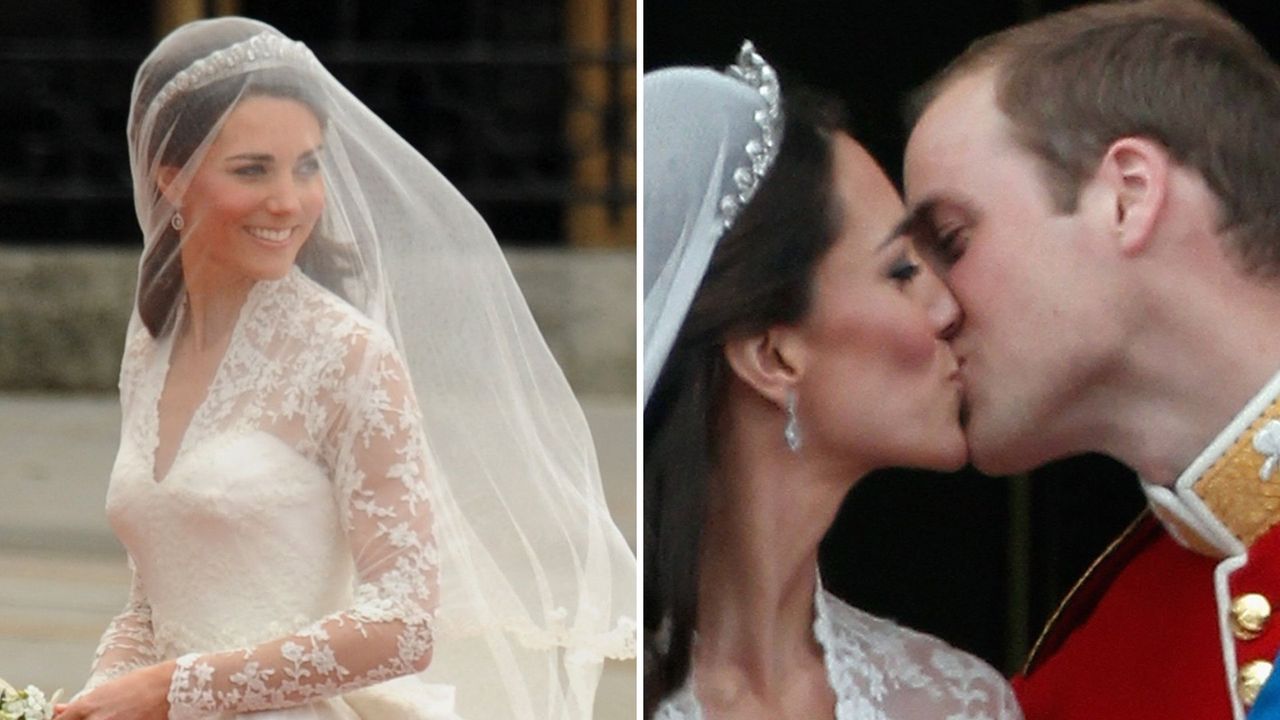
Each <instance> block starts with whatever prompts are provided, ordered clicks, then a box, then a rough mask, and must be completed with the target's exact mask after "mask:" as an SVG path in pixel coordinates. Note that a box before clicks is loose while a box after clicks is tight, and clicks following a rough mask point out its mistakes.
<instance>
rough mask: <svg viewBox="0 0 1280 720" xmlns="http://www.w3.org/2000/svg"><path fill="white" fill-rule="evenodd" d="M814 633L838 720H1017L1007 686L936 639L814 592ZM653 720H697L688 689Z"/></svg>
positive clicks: (689, 685)
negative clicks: (820, 651)
mask: <svg viewBox="0 0 1280 720" xmlns="http://www.w3.org/2000/svg"><path fill="white" fill-rule="evenodd" d="M814 605H815V611H816V612H815V618H814V623H813V634H814V637H815V638H816V639H817V640H818V643H819V644H820V645H821V646H822V650H823V660H824V664H825V665H826V669H827V682H828V683H830V685H831V689H832V690H833V691H835V695H836V715H835V716H836V720H1021V718H1022V712H1021V710H1019V708H1018V703H1017V700H1015V699H1014V696H1013V692H1012V691H1011V690H1010V688H1009V684H1008V683H1007V682H1005V680H1004V678H1003V677H1001V676H1000V674H999V673H997V672H996V671H995V670H993V669H992V668H991V667H990V666H989V665H987V664H986V663H984V662H982V661H981V660H979V659H978V658H976V657H974V656H972V655H969V654H968V653H965V652H961V651H959V650H956V649H955V648H953V647H951V646H950V645H947V644H946V643H945V642H943V641H942V640H939V639H938V638H935V637H932V636H930V635H925V634H923V633H918V632H915V631H914V630H908V629H906V628H904V627H901V626H899V625H895V624H894V623H892V622H890V621H888V620H885V619H883V618H878V617H875V616H874V615H871V614H868V613H865V612H862V611H861V610H858V609H856V608H853V607H850V606H849V605H847V604H846V603H845V602H844V601H842V600H840V599H839V598H837V597H836V596H834V595H831V594H830V593H828V592H826V591H825V590H822V589H821V587H819V589H818V592H817V593H816V596H815V598H814ZM654 717H655V720H703V714H702V708H701V706H700V705H699V704H698V700H697V697H696V696H695V695H694V689H693V683H692V682H689V683H686V684H685V686H684V687H683V688H682V689H680V690H679V691H678V692H676V693H675V694H673V695H672V696H671V697H669V698H667V699H666V700H664V701H663V702H662V704H661V705H660V706H659V707H658V710H657V713H656V714H655V715H654Z"/></svg>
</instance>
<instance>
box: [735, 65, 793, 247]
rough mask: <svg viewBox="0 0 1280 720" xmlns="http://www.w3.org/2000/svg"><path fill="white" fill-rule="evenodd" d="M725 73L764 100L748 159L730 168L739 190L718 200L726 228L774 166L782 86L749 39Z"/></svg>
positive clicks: (756, 114)
mask: <svg viewBox="0 0 1280 720" xmlns="http://www.w3.org/2000/svg"><path fill="white" fill-rule="evenodd" d="M725 74H727V75H728V76H729V77H731V78H734V79H737V80H741V81H742V82H743V83H745V84H746V85H747V86H749V87H751V88H752V89H753V90H755V91H756V92H758V93H760V97H762V98H764V101H765V107H764V108H762V109H760V110H757V111H756V112H755V121H756V124H757V125H759V126H760V136H759V137H755V138H752V139H751V140H749V141H747V147H746V150H747V157H748V158H750V162H749V163H748V164H746V165H743V166H741V167H739V168H738V169H737V170H734V171H733V183H734V185H736V186H737V187H738V192H736V193H729V194H728V195H725V196H724V197H723V198H721V199H720V214H721V216H722V217H723V218H724V227H725V229H728V228H729V226H730V225H732V224H733V219H734V218H735V217H737V216H738V213H739V212H740V211H741V210H742V208H743V207H744V206H745V205H746V204H747V203H748V202H749V201H750V200H751V196H752V195H754V194H755V192H756V188H757V187H759V185H760V181H761V180H762V179H763V178H764V175H765V173H767V172H768V171H769V168H770V166H772V165H773V159H774V158H775V157H777V155H778V145H780V144H781V143H782V106H781V103H780V100H781V97H782V89H781V86H780V85H779V84H778V73H776V72H775V71H774V69H773V68H772V67H771V66H770V65H769V63H767V62H765V60H764V58H763V57H761V56H760V53H758V52H756V46H755V45H754V44H752V42H751V41H750V40H743V41H742V49H741V50H739V51H738V61H737V62H736V63H734V64H733V65H730V66H729V67H728V68H726V69H725Z"/></svg>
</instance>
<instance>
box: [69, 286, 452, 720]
mask: <svg viewBox="0 0 1280 720" xmlns="http://www.w3.org/2000/svg"><path fill="white" fill-rule="evenodd" d="M171 337H172V333H170V335H169V336H165V337H162V338H161V339H158V340H155V339H152V338H151V337H150V336H149V335H148V334H147V333H146V331H145V330H141V329H139V330H138V331H137V332H135V333H133V334H132V336H131V337H130V338H129V341H128V345H127V348H126V356H125V361H124V371H123V372H122V375H121V387H120V391H121V403H122V408H123V431H122V437H121V443H120V450H119V454H118V456H117V458H116V462H115V466H114V468H113V470H112V474H111V483H110V488H109V490H108V494H107V514H108V518H109V520H110V522H111V525H112V527H113V529H114V530H115V532H116V534H117V535H118V536H119V537H120V540H121V541H122V542H123V544H124V546H125V548H126V550H127V551H128V555H129V559H130V567H131V568H132V570H133V584H132V590H131V593H130V597H129V601H128V604H127V605H126V607H125V609H124V611H123V612H122V613H121V614H120V615H119V616H117V617H116V618H115V619H114V620H113V621H112V623H111V624H110V626H109V627H108V628H107V630H106V632H105V633H104V635H103V638H102V642H101V645H100V647H99V650H98V654H97V657H96V660H95V663H94V668H93V674H92V676H91V678H90V682H89V684H88V686H87V687H88V688H92V687H95V686H97V685H99V684H101V683H102V682H105V681H106V680H109V679H111V678H114V677H116V676H119V675H121V674H123V673H125V672H128V671H130V670H133V669H135V668H139V667H143V666H147V665H150V664H154V663H156V662H159V661H161V660H167V659H177V670H176V671H175V673H174V675H173V680H172V683H171V686H170V692H169V700H170V703H171V708H172V709H171V712H170V717H171V718H205V717H222V716H223V715H222V714H225V713H230V714H235V713H239V712H247V711H255V710H263V709H272V708H287V707H295V706H300V705H304V704H306V703H311V702H313V701H316V700H317V699H321V698H329V697H334V696H337V695H340V694H343V693H348V692H350V691H353V690H356V689H358V688H363V687H366V686H370V685H373V684H375V683H379V682H381V681H385V680H388V679H391V678H395V677H398V676H404V675H408V674H411V673H415V672H417V671H419V670H421V669H423V668H424V667H425V666H426V665H427V663H428V662H429V661H430V658H431V651H432V621H433V615H434V611H435V607H436V603H437V599H436V596H435V595H436V593H435V588H436V573H437V567H438V558H437V552H436V545H435V541H434V539H433V535H432V521H431V513H430V507H429V498H430V496H431V492H430V490H429V482H430V475H431V473H430V471H429V466H430V458H429V457H428V452H427V449H426V445H425V442H424V438H423V437H422V431H421V424H420V421H419V413H418V408H417V405H416V401H415V399H414V396H413V394H412V392H411V390H410V384H409V381H408V377H407V375H406V372H405V370H404V367H403V365H402V362H401V360H400V357H399V354H398V353H397V351H396V349H395V345H394V343H393V342H392V341H391V338H390V337H389V336H388V335H387V334H386V333H385V332H384V331H382V330H380V329H379V328H377V327H376V326H374V325H373V324H372V323H371V322H369V321H368V320H367V319H365V318H364V317H363V316H361V315H360V314H359V313H358V312H356V311H355V310H354V309H352V308H351V307H350V306H348V305H346V304H345V303H344V302H343V301H341V300H339V299H338V298H336V297H334V296H333V295H331V294H330V293H329V292H328V291H326V290H324V289H322V288H321V287H319V286H318V285H316V284H315V283H313V282H311V281H310V280H309V279H308V278H307V277H306V276H305V275H303V274H302V273H301V272H300V271H298V270H296V269H295V270H293V271H292V272H291V273H290V274H289V275H288V276H286V277H285V278H283V279H281V280H277V281H270V282H259V283H258V284H257V285H255V286H254V288H253V290H252V291H251V292H250V294H249V297H248V298H247V300H246V301H245V304H244V306H243V307H242V309H241V311H240V316H239V320H238V321H237V324H236V327H235V330H234V331H233V334H232V337H231V340H230V343H229V345H228V347H227V350H226V353H225V355H224V357H223V359H222V361H221V364H220V366H219V367H218V369H217V371H216V373H215V375H214V378H213V380H212V382H211V384H210V386H209V389H208V392H207V395H206V397H205V399H204V401H203V402H202V404H201V405H199V406H198V408H197V409H196V411H195V414H194V416H193V417H192V419H191V422H190V425H189V426H188V428H187V429H186V431H185V435H183V436H182V439H181V441H180V442H179V445H178V449H177V452H176V455H175V457H174V460H173V463H172V465H171V467H170V469H169V470H168V472H167V473H166V474H165V476H164V477H163V478H160V479H159V480H157V478H156V477H155V452H156V445H157V442H158V411H157V403H158V400H159V395H160V392H161V388H162V387H163V385H164V381H165V377H166V374H167V372H168V363H169V361H168V358H169V353H170V350H171V347H170V345H171V343H172V340H171V339H169V338H171ZM411 679H413V680H416V678H411ZM399 716H400V715H397V717H399ZM404 717H418V716H417V715H404Z"/></svg>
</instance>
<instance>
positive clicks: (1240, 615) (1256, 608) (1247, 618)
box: [1231, 593, 1271, 640]
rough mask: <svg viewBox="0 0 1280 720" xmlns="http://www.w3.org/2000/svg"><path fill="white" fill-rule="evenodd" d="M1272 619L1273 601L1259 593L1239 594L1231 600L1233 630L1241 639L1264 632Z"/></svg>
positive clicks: (1248, 638) (1250, 638)
mask: <svg viewBox="0 0 1280 720" xmlns="http://www.w3.org/2000/svg"><path fill="white" fill-rule="evenodd" d="M1270 619H1271V603H1269V602H1267V599H1266V598H1265V597H1263V596H1262V595H1259V594H1258V593H1245V594H1244V595H1238V596H1236V598H1235V599H1234V600H1232V601H1231V632H1232V633H1233V634H1234V635H1235V636H1236V637H1238V638H1240V639H1241V640H1252V639H1254V638H1256V637H1258V636H1259V635H1261V634H1262V631H1263V630H1265V629H1266V627H1267V621H1268V620H1270Z"/></svg>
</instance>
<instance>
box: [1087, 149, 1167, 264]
mask: <svg viewBox="0 0 1280 720" xmlns="http://www.w3.org/2000/svg"><path fill="white" fill-rule="evenodd" d="M1169 165H1170V158H1169V151H1168V149H1166V148H1165V147H1164V146H1163V145H1161V144H1160V143H1158V142H1156V141H1154V140H1151V139H1149V138H1144V137H1124V138H1120V139H1119V140H1116V141H1115V142H1113V143H1111V145H1110V147H1108V148H1107V152H1106V154H1105V155H1103V156H1102V162H1101V163H1099V166H1098V172H1097V177H1098V179H1099V180H1100V181H1101V182H1102V184H1103V185H1104V187H1105V188H1107V190H1108V191H1109V192H1108V193H1107V197H1108V205H1109V207H1108V210H1109V212H1110V215H1111V217H1110V218H1109V219H1108V220H1107V223H1108V228H1109V229H1110V231H1111V234H1112V236H1113V237H1114V238H1115V240H1116V243H1117V249H1119V250H1120V252H1121V253H1123V254H1124V255H1127V256H1134V255H1138V254H1140V253H1142V252H1143V251H1144V250H1146V248H1147V247H1148V246H1149V245H1150V244H1151V241H1152V236H1153V235H1154V233H1155V228H1156V221H1157V220H1158V219H1159V216H1160V213H1161V212H1163V211H1164V204H1165V198H1166V196H1167V192H1168V183H1169Z"/></svg>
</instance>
